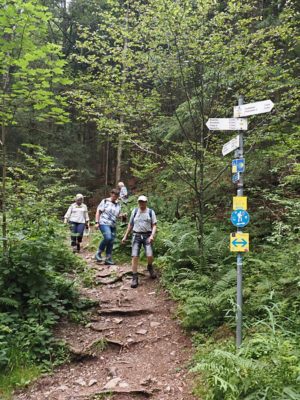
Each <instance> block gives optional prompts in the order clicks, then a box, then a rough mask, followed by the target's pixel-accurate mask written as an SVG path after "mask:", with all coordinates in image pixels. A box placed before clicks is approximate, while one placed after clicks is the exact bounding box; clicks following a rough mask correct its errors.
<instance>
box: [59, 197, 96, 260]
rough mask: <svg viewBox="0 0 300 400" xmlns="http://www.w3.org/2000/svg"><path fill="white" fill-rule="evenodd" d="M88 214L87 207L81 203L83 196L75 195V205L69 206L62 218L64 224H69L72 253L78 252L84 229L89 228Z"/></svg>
mask: <svg viewBox="0 0 300 400" xmlns="http://www.w3.org/2000/svg"><path fill="white" fill-rule="evenodd" d="M89 220H90V219H89V214H88V209H87V206H86V205H85V204H84V203H83V195H82V194H81V193H78V194H76V197H75V203H73V204H71V205H70V207H69V208H68V211H67V212H66V214H65V216H64V223H65V224H67V223H69V224H70V230H71V246H72V249H73V252H74V253H76V252H78V253H79V252H80V243H81V242H82V237H83V232H84V228H87V229H88V228H89Z"/></svg>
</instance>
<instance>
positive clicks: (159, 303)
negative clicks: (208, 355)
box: [14, 253, 195, 400]
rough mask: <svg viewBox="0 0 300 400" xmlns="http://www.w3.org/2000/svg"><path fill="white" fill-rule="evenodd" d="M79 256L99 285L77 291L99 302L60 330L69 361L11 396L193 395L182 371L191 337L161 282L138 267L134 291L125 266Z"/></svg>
mask: <svg viewBox="0 0 300 400" xmlns="http://www.w3.org/2000/svg"><path fill="white" fill-rule="evenodd" d="M83 257H84V258H85V259H86V260H87V262H88V263H89V265H90V267H91V268H93V269H94V270H95V273H96V278H95V279H96V281H97V283H98V285H97V286H96V287H95V288H93V289H82V292H83V294H84V295H85V296H88V297H90V298H92V299H94V300H97V301H99V307H96V308H95V309H94V311H93V314H92V316H91V321H90V323H88V324H87V325H86V326H85V327H83V326H80V325H77V324H70V323H67V322H65V323H61V324H60V325H59V327H58V329H57V332H56V334H57V336H58V337H59V338H62V339H64V340H65V341H66V342H67V343H68V346H69V348H70V351H71V354H72V359H73V361H72V362H71V363H70V364H66V365H63V366H61V367H60V368H58V369H56V370H55V371H54V372H53V374H52V375H48V376H45V377H42V378H40V379H39V380H38V381H37V382H36V383H35V384H33V385H32V386H30V387H29V388H28V389H27V390H24V391H23V392H21V393H18V394H16V395H15V397H14V399H15V400H46V399H49V400H76V399H78V400H79V399H82V400H88V399H110V400H129V399H145V398H151V399H153V400H171V399H172V400H194V399H195V397H194V396H193V395H192V394H191V389H192V383H191V381H192V377H191V376H190V375H189V374H188V373H187V370H188V365H189V361H190V357H191V353H192V348H191V343H190V340H189V339H188V338H187V336H186V335H185V333H184V332H183V330H182V329H181V328H180V326H179V324H178V321H176V319H175V318H174V314H175V311H176V309H175V305H174V303H173V302H172V301H171V300H169V299H168V297H167V295H166V293H165V292H164V291H163V290H162V289H161V287H160V286H159V283H158V281H157V280H155V281H153V280H151V279H150V278H149V277H148V274H147V271H142V272H141V275H140V277H139V280H140V286H139V287H138V288H137V289H131V288H130V279H131V277H130V266H129V265H122V266H113V267H107V266H105V265H101V264H96V263H95V262H94V261H93V258H92V255H90V254H87V253H85V254H84V255H83Z"/></svg>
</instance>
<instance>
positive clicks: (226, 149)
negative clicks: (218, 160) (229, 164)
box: [222, 135, 240, 156]
mask: <svg viewBox="0 0 300 400" xmlns="http://www.w3.org/2000/svg"><path fill="white" fill-rule="evenodd" d="M239 147H240V136H239V135H237V136H236V137H235V138H234V139H231V140H230V141H229V142H227V143H225V144H224V146H223V148H222V154H223V156H226V154H229V153H231V152H232V151H233V150H236V149H238V148H239Z"/></svg>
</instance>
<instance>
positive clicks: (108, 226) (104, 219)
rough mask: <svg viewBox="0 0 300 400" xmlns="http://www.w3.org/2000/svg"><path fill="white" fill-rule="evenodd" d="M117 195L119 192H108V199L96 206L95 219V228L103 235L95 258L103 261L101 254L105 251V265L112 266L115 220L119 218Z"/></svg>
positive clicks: (119, 205)
mask: <svg viewBox="0 0 300 400" xmlns="http://www.w3.org/2000/svg"><path fill="white" fill-rule="evenodd" d="M119 195H120V192H119V190H118V189H113V190H112V191H111V192H110V197H108V198H106V199H103V200H102V201H101V203H100V204H99V205H98V208H97V212H96V217H95V222H96V227H98V228H99V230H100V231H101V233H102V235H103V240H102V241H101V242H100V245H99V249H98V251H97V253H96V255H95V258H96V260H97V261H103V256H102V253H103V252H104V251H105V250H106V257H105V264H106V265H114V262H113V260H112V251H113V245H114V240H115V238H116V222H117V218H118V217H120V216H121V214H120V213H121V204H120V202H119V201H118V199H119Z"/></svg>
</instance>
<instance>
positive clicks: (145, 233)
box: [122, 196, 157, 288]
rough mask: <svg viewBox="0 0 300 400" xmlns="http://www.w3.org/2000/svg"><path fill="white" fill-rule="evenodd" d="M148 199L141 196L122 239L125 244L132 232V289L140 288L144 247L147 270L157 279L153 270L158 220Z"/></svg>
mask: <svg viewBox="0 0 300 400" xmlns="http://www.w3.org/2000/svg"><path fill="white" fill-rule="evenodd" d="M147 202H148V199H147V197H146V196H139V198H138V205H139V206H138V207H137V208H135V209H134V210H132V213H131V217H130V221H129V224H128V227H127V230H126V233H125V235H124V237H123V239H122V243H123V244H124V243H125V242H126V240H127V237H128V235H129V233H130V232H131V231H133V236H132V251H131V255H132V263H131V265H132V282H131V287H132V288H136V287H138V284H139V282H138V274H137V268H138V261H139V255H140V251H141V247H142V246H143V247H144V250H145V254H146V256H147V261H148V266H147V269H148V271H149V274H150V276H151V278H152V279H155V278H156V273H155V271H154V268H153V247H152V244H153V241H154V237H155V233H156V226H157V219H156V215H155V212H154V210H152V209H151V208H148V207H147Z"/></svg>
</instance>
